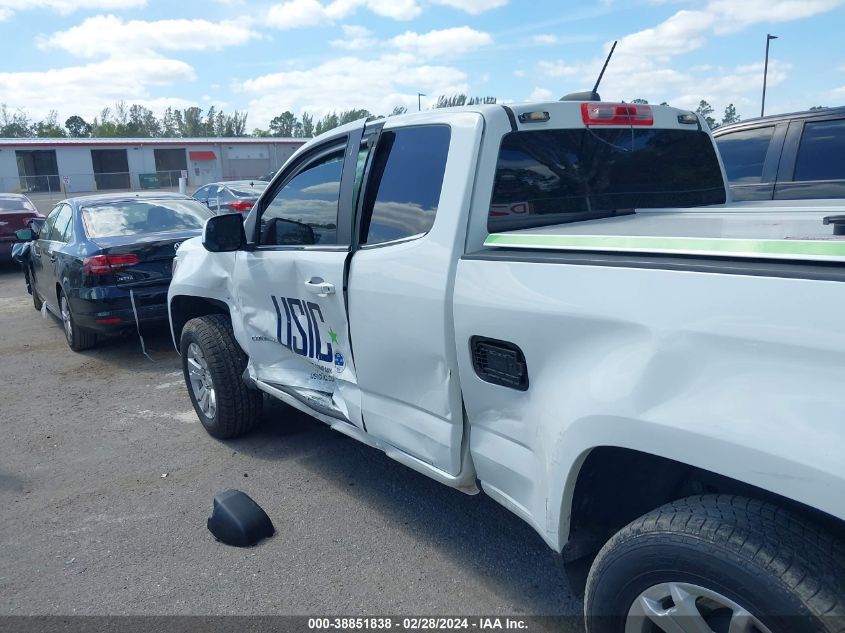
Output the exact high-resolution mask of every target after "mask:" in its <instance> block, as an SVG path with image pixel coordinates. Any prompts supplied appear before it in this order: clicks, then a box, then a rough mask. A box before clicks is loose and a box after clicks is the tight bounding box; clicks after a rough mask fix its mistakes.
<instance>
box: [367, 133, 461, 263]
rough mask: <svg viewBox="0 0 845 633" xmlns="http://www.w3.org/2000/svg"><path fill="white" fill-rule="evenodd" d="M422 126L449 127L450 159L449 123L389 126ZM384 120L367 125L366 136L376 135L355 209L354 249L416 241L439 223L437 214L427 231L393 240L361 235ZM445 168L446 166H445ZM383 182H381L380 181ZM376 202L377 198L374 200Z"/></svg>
mask: <svg viewBox="0 0 845 633" xmlns="http://www.w3.org/2000/svg"><path fill="white" fill-rule="evenodd" d="M421 127H445V128H448V129H449V146H448V148H447V150H446V161H447V163H448V161H449V154H450V153H451V149H452V132H453V130H452V126H451V125H449V124H448V123H445V122H442V123H419V124H415V125H399V126H396V127H391V128H388V130H387V131H388V132H398V131H399V130H407V129H410V128H421ZM383 128H384V121H379V122H378V125H377V126H375V127H374V126H369V125H368V126H367V129H366V131H365V133H364V136H367V134H369V133H370V132H371V131H374V133H375V136H373V137H371V139H372V146H371V147H370V150H369V153H368V155H367V163H366V165H365V166H364V174H363V180H362V182H361V189H360V191H359V192H358V200H356V209H355V230H354V240H355V241H354V250H355V251H366V250H372V249H376V248H384V247H386V246H395V245H397V244H404V243H406V242H414V241H416V240H420V239H422V238H424V237H425V236H426V235H428V234H429V233H431V231H432V230H433V229H434V225H435V224H436V223H437V215H436V214H435V216H434V222H433V223H432V225H431V227H430V228H429V229H428V231H426V232H425V233H417V234H414V235H406V236H405V237H397V238H396V239H393V240H388V241H386V242H375V243H373V244H367V243H366V242H365V240H366V239H367V236H366V235H364V236H362V235H361V229H362V223H363V221H364V211H365V209H364V206H365V204H366V201H367V196H368V190H369V189H370V188H371V187H374V186H376V184H375V183H373V182H372V165H373V160H375V156H376V153H377V152H378V146H379V142H380V141H381V135H382V133H383V131H384V129H383ZM444 169H445V167H444ZM379 184H381V183H379ZM375 195H378V187H376V192H375ZM442 195H443V189H442V187H441V190H440V196H442ZM373 202H374V203H375V200H373ZM437 206H438V211H439V207H440V198H439V197H438V205H437Z"/></svg>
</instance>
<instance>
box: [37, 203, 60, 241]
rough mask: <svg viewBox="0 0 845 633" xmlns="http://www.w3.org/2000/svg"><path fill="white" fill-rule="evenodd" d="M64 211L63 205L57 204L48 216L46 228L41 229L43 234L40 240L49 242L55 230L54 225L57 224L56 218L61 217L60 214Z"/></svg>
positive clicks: (39, 236) (40, 234) (45, 223)
mask: <svg viewBox="0 0 845 633" xmlns="http://www.w3.org/2000/svg"><path fill="white" fill-rule="evenodd" d="M61 210H62V205H60V204H57V205H56V206H55V207H53V210H52V211H50V213H49V214H48V215H47V219H46V220H45V221H44V226H42V227H41V232H40V233H39V235H38V238H39V239H42V240H49V239H50V233H51V232H52V230H53V225H54V224H55V223H56V218H57V217H58V216H59V212H60V211H61Z"/></svg>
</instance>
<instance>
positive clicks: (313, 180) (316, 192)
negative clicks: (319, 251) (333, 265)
mask: <svg viewBox="0 0 845 633" xmlns="http://www.w3.org/2000/svg"><path fill="white" fill-rule="evenodd" d="M342 172H343V149H340V150H338V151H337V152H335V153H332V154H330V155H329V156H324V157H322V158H320V159H318V160H317V161H316V162H314V163H311V164H310V165H307V166H306V167H305V168H304V169H303V170H302V171H300V172H299V173H298V174H296V175H295V176H294V177H293V178H292V179H291V180H290V181H289V182H288V183H287V184H286V185H285V186H284V187H282V188H281V189H279V190H278V191H277V192H276V194H275V196H274V197H273V199H272V200H270V202H269V203H268V204H267V206H266V207H265V208H264V210H263V212H262V214H261V222H260V227H261V240H260V244H261V245H262V246H305V245H318V246H323V245H329V246H331V245H336V244H337V208H338V198H339V195H340V178H341V174H342Z"/></svg>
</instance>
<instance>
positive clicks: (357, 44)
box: [329, 24, 378, 51]
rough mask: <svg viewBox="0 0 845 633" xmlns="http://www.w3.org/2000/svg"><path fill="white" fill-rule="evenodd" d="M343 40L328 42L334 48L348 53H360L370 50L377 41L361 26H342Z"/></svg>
mask: <svg viewBox="0 0 845 633" xmlns="http://www.w3.org/2000/svg"><path fill="white" fill-rule="evenodd" d="M341 28H342V29H343V38H342V39H337V40H332V41H331V42H329V44H331V45H332V46H334V47H335V48H343V49H345V50H348V51H360V50H364V49H365V48H372V47H373V46H375V45H376V44H377V43H378V41H377V40H376V39H375V38H374V37H373V32H372V31H371V30H370V29H368V28H365V27H363V26H354V25H351V24H344V25H343V26H342V27H341Z"/></svg>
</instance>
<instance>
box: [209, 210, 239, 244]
mask: <svg viewBox="0 0 845 633" xmlns="http://www.w3.org/2000/svg"><path fill="white" fill-rule="evenodd" d="M202 245H203V246H205V249H206V250H207V251H211V252H212V253H230V252H232V251H237V250H240V249H241V248H243V247H244V246H245V245H246V233H244V221H243V217H242V216H241V214H240V213H238V214H232V213H227V214H225V215H215V216H214V217H213V218H209V219H208V220H206V222H205V227H203V230H202Z"/></svg>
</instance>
